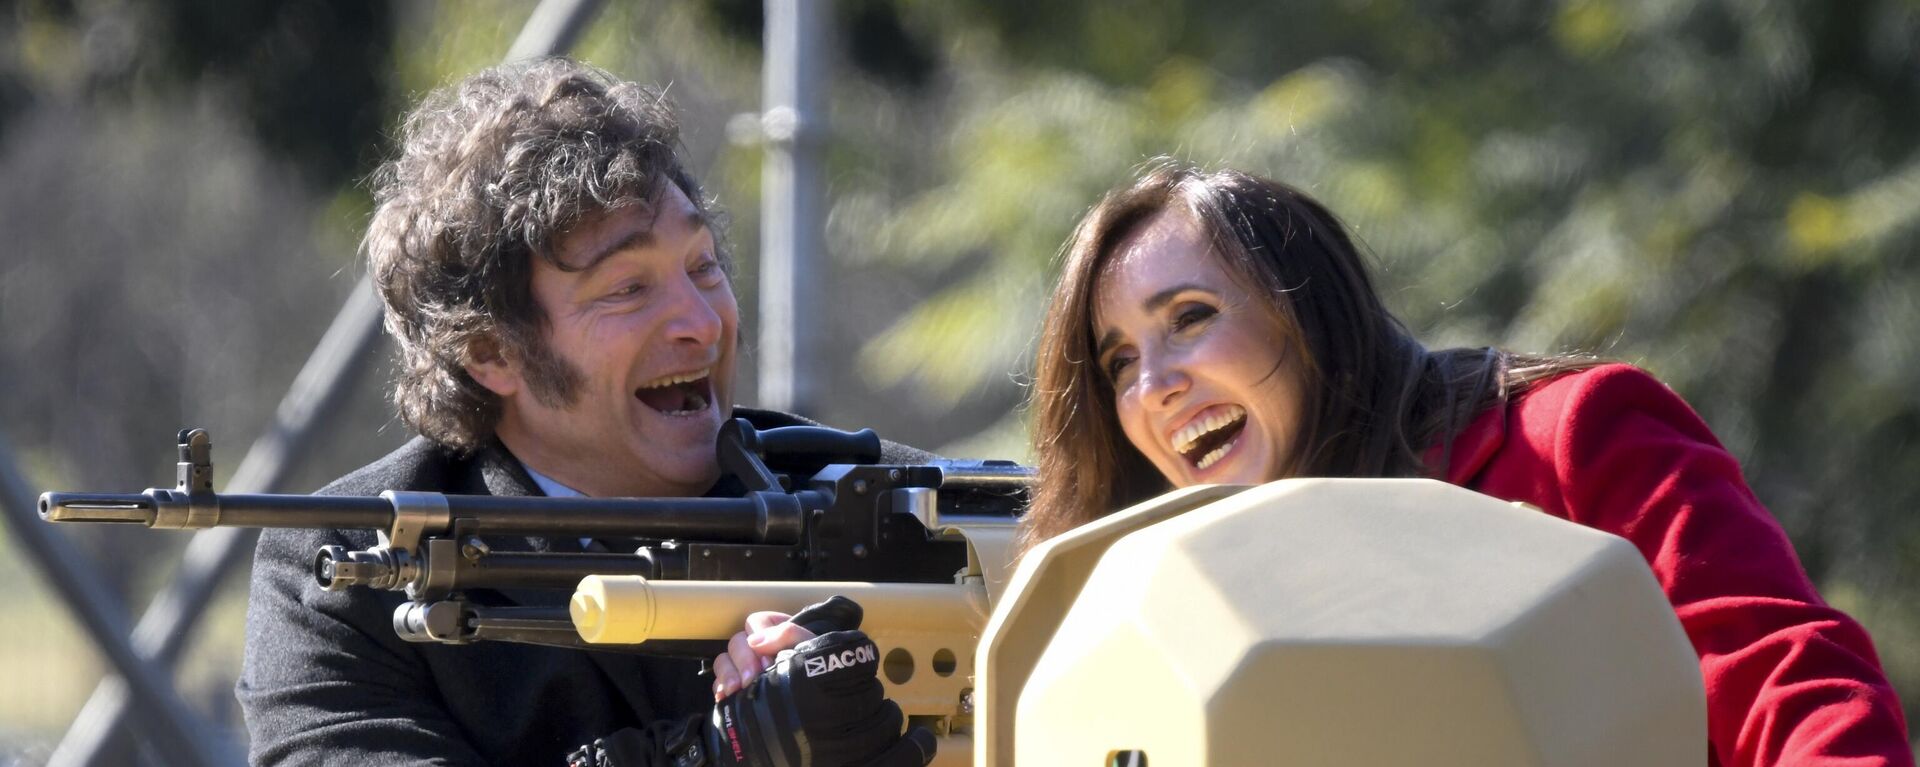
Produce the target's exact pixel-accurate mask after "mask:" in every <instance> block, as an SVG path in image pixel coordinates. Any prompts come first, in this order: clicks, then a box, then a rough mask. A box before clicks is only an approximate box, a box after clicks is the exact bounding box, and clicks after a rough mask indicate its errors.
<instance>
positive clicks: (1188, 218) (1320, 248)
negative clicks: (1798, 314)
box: [1023, 165, 1913, 765]
mask: <svg viewBox="0 0 1920 767" xmlns="http://www.w3.org/2000/svg"><path fill="white" fill-rule="evenodd" d="M1040 344H1041V346H1040V350H1039V353H1038V355H1037V357H1036V359H1037V361H1038V363H1037V371H1036V374H1035V379H1036V380H1035V384H1036V385H1035V388H1034V405H1033V410H1034V447H1035V454H1036V455H1037V456H1038V457H1039V479H1038V485H1037V486H1036V487H1035V490H1034V500H1033V504H1032V507H1031V509H1030V510H1029V512H1028V514H1027V515H1026V517H1025V520H1024V523H1023V524H1024V525H1025V530H1024V543H1025V545H1026V546H1031V545H1032V544H1034V543H1037V542H1039V541H1041V540H1044V539H1046V538H1048V537H1051V536H1053V535H1056V534H1059V533H1061V532H1063V531H1066V530H1068V529H1070V528H1072V527H1074V526H1076V525H1079V524H1082V523H1084V522H1087V521H1090V520H1092V519H1095V518H1098V517H1101V516H1105V515H1106V514H1109V513H1112V512H1113V511H1115V510H1117V509H1120V508H1123V507H1126V506H1129V505H1132V504H1134V503H1137V502H1140V501H1143V500H1146V499H1147V498H1150V497H1151V496H1153V495H1156V494H1159V493H1162V492H1165V491H1167V490H1169V489H1171V488H1174V487H1186V486H1190V485H1197V484H1208V483H1235V484H1258V483H1264V482H1269V481H1273V480H1278V479H1285V478H1290V477H1419V476H1427V477H1434V478H1439V479H1444V480H1446V481H1448V482H1451V483H1454V484H1457V485H1461V486H1464V487H1467V488H1470V489H1473V490H1477V491H1479V492H1481V493H1485V494H1487V495H1491V496H1494V497H1497V498H1502V499H1506V500H1510V501H1520V502H1524V503H1527V504H1529V505H1531V506H1533V507H1535V508H1537V509H1540V510H1541V511H1543V512H1545V513H1547V514H1552V515H1554V516H1559V517H1562V518H1565V519H1568V520H1571V521H1573V522H1577V523H1580V524H1583V525H1587V526H1589V527H1593V528H1596V529H1600V530H1604V531H1606V532H1609V533H1613V534H1615V535H1619V536H1621V537H1623V538H1626V539H1627V540H1628V541H1629V542H1631V543H1633V544H1634V545H1635V546H1636V547H1637V548H1638V549H1639V550H1640V552H1641V554H1642V555H1643V556H1644V557H1645V558H1646V560H1647V563H1648V565H1649V566H1650V567H1651V568H1652V571H1653V574H1654V576H1655V578H1656V579H1657V580H1658V581H1659V583H1660V585H1661V588H1662V590H1663V591H1665V593H1666V595H1667V597H1668V600H1669V601H1670V602H1671V603H1672V605H1673V607H1674V610H1675V612H1676V613H1677V614H1678V616H1679V619H1680V622H1681V625H1682V626H1683V628H1685V630H1686V632H1687V636H1688V638H1689V640H1691V641H1692V643H1693V645H1694V649H1695V650H1696V651H1698V653H1699V655H1700V668H1701V674H1702V676H1703V678H1704V682H1705V687H1706V690H1707V695H1708V731H1709V745H1710V754H1711V762H1712V763H1713V764H1718V765H1757V764H1796V765H1799V764H1829V763H1840V762H1844V763H1846V764H1849V765H1853V764H1875V765H1910V764H1912V763H1913V757H1912V752H1911V751H1910V750H1909V749H1908V746H1907V741H1906V731H1905V723H1904V720H1903V717H1902V715H1901V712H1900V704H1899V700H1898V699H1897V698H1896V697H1895V696H1894V693H1893V690H1892V688H1891V686H1890V685H1889V684H1888V683H1887V681H1886V675H1885V673H1884V672H1883V671H1882V670H1881V668H1880V665H1879V661H1878V660H1877V656H1876V655H1875V653H1874V649H1873V645H1872V642H1871V640H1870V639H1868V637H1867V635H1866V632H1865V631H1864V630H1863V629H1861V628H1860V626H1859V625H1858V624H1857V623H1855V622H1854V621H1853V620H1852V619H1851V618H1850V617H1848V616H1846V615H1845V614H1842V613H1840V612H1839V611H1838V610H1834V609H1833V608H1831V607H1829V606H1827V605H1826V604H1825V603H1824V602H1822V601H1821V599H1820V596H1819V595H1818V594H1817V593H1815V591H1814V589H1813V586H1812V584H1811V583H1810V582H1809V580H1808V579H1807V576H1806V574H1805V572H1804V571H1802V570H1801V568H1800V564H1799V561H1798V560H1797V559H1796V557H1795V556H1794V552H1793V548H1792V546H1791V545H1790V544H1789V542H1788V541H1787V538H1786V535H1785V534H1784V533H1783V532H1782V531H1781V529H1780V526H1779V524H1778V523H1776V522H1775V521H1774V520H1773V518H1772V516H1771V515H1769V514H1768V513H1767V510H1766V509H1765V508H1763V507H1761V505H1760V504H1759V502H1758V501H1757V500H1756V499H1755V498H1754V496H1753V493H1752V491H1751V490H1749V489H1748V488H1747V486H1746V482H1745V479H1744V477H1742V475H1741V473H1740V468H1739V465H1738V463H1736V462H1735V461H1734V459H1733V457H1732V456H1731V455H1729V454H1728V453H1727V451H1726V450H1725V449H1724V448H1722V447H1721V446H1720V443H1719V442H1718V441H1717V440H1716V439H1715V438H1714V436H1713V434H1712V433H1711V432H1710V431H1708V429H1707V427H1706V425H1705V424H1704V423H1702V422H1701V420H1700V418H1699V416H1697V415H1695V414H1694V412H1693V410H1692V409H1691V408H1689V407H1688V406H1687V405H1686V403H1684V402H1682V401H1681V400H1680V399H1679V398H1678V397H1677V396H1675V395H1674V394H1673V392H1672V391H1670V390H1668V389H1667V388H1666V387H1665V386H1664V385H1662V384H1660V383H1659V382H1658V381H1655V380H1654V379H1653V378H1652V377H1651V376H1648V375H1647V374H1646V373H1644V372H1641V371H1639V370H1636V369H1634V368H1631V367H1628V366H1626V365H1603V364H1601V363H1600V362H1599V361H1598V360H1594V359H1592V358H1587V357H1570V356H1531V355H1522V354H1515V353H1511V352H1505V351H1501V350H1496V349H1491V348H1485V349H1448V350H1440V351H1430V350H1428V349H1427V348H1426V347H1424V346H1423V345H1421V344H1420V342H1419V341H1417V340H1415V339H1414V338H1413V337H1412V336H1411V335H1410V334H1409V333H1408V332H1407V331H1406V329H1405V328H1404V327H1403V326H1402V325H1401V324H1400V323H1399V321H1398V320H1396V319H1395V318H1394V317H1393V316H1392V315H1391V314H1390V313H1388V312H1387V310H1386V308H1385V307H1384V305H1383V304H1382V303H1381V301H1380V298H1379V296H1378V294H1377V293H1376V292H1375V290H1374V288H1373V283H1372V279H1371V277H1369V275H1368V273H1367V268H1366V265H1365V263H1364V261H1363V260H1362V258H1361V255H1360V253H1359V251H1358V250H1357V249H1356V248H1355V247H1354V245H1353V242H1352V241H1351V239H1349V237H1348V236H1347V234H1346V232H1345V230H1344V227H1343V226H1342V225H1341V224H1340V222H1339V220H1338V219H1336V218H1335V217H1334V216H1333V214H1332V213H1330V212H1328V211H1327V210H1326V209H1325V208H1324V207H1322V206H1321V205H1320V204H1319V203H1317V202H1315V201H1313V200H1312V199H1310V198H1308V197H1307V196H1306V195H1304V194H1302V193H1300V192H1299V191H1297V190H1294V189H1292V188H1290V187H1287V186H1286V185H1284V184H1279V183H1276V182H1273V181H1268V180H1265V179H1260V178H1255V177H1252V176H1249V175H1246V174H1243V173H1237V172H1233V171H1223V172H1218V173H1204V172H1201V171H1199V170H1196V169H1193V168H1187V167H1180V166H1174V165H1166V166H1162V167H1160V168H1158V169H1156V170H1153V171H1152V172H1150V173H1148V174H1147V175H1146V176H1144V177H1143V178H1141V179H1140V180H1139V181H1137V182H1135V183H1134V184H1132V185H1130V186H1127V187H1125V188H1122V189H1119V190H1116V191H1115V192H1113V193H1111V194H1109V195H1108V196H1107V197H1106V199H1105V200H1103V201H1102V202H1101V203H1100V204H1099V205H1098V206H1096V207H1095V208H1094V210H1093V212H1092V213H1090V214H1089V215H1088V216H1087V218H1086V220H1084V221H1083V222H1081V224H1080V226H1079V228H1078V229H1077V230H1076V231H1075V233H1074V236H1073V239H1072V240H1070V241H1069V243H1068V245H1067V248H1066V250H1065V263H1064V265H1063V269H1062V274H1061V281H1060V284H1059V286H1058V287H1057V288H1056V290H1055V292H1054V296H1053V301H1052V305H1051V306H1050V308H1049V310H1048V313H1047V320H1046V326H1045V328H1044V330H1043V331H1042V334H1041V342H1040Z"/></svg>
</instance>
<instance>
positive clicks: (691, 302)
mask: <svg viewBox="0 0 1920 767" xmlns="http://www.w3.org/2000/svg"><path fill="white" fill-rule="evenodd" d="M676 299H677V300H676V301H675V302H674V306H673V312H672V314H671V315H670V316H669V317H668V318H667V337H668V338H670V339H672V340H674V341H684V342H687V343H691V344H697V345H700V346H712V345H714V344H716V343H719V341H720V335H721V334H722V333H724V332H726V323H725V322H724V321H723V320H722V319H721V318H720V312H719V311H717V310H716V309H714V306H713V300H712V298H711V297H709V296H708V295H707V292H706V291H703V290H701V289H700V286H698V285H695V284H693V281H692V280H687V281H684V282H682V283H681V284H680V287H679V290H678V291H676Z"/></svg>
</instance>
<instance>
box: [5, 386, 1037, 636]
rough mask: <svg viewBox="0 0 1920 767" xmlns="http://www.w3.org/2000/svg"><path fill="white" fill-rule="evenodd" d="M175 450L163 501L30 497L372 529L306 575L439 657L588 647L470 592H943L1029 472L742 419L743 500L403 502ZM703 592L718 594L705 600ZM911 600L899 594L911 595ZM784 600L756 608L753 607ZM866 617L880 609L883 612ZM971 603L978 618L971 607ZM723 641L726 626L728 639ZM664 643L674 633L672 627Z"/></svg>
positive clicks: (109, 516)
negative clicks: (531, 541) (444, 648)
mask: <svg viewBox="0 0 1920 767" xmlns="http://www.w3.org/2000/svg"><path fill="white" fill-rule="evenodd" d="M178 449H179V464H178V469H177V471H178V474H177V481H176V483H175V486H174V487H172V488H152V489H149V490H147V491H146V492H144V493H138V494H97V493H61V492H51V493H45V494H43V495H42V496H41V498H40V514H41V516H42V517H43V518H44V519H46V520H48V521H52V522H105V523H126V524H142V525H146V526H148V527H153V528H163V529H184V530H193V529H201V528H208V527H216V526H232V527H259V528H313V529H361V530H372V531H375V532H376V533H377V534H378V536H379V543H378V545H375V546H373V547H370V548H366V549H362V550H348V549H346V548H345V547H341V546H327V547H324V548H322V549H320V550H319V551H317V552H315V554H314V561H313V573H314V578H315V580H316V581H317V582H318V584H319V585H320V587H322V588H325V589H328V590H336V591H337V590H343V589H348V588H353V587H364V588H372V589H382V590H391V591H403V592H405V593H406V595H407V597H408V598H409V600H410V601H408V602H406V603H403V604H402V605H401V606H400V607H399V608H398V609H397V610H396V611H395V612H394V615H393V626H394V630H395V631H396V632H397V633H398V634H399V635H400V636H401V637H402V638H405V639H407V640H410V641H418V642H442V643H452V644H461V643H466V642H473V641H509V642H523V643H531V644H543V645H556V646H563V647H582V646H586V645H588V644H589V641H588V640H587V639H584V638H583V637H582V636H581V632H580V631H579V629H578V628H577V627H576V625H575V621H574V619H573V616H572V615H570V612H569V606H568V605H559V606H499V605H488V604H483V603H481V602H476V601H475V600H473V599H470V598H469V593H470V592H473V591H477V590H504V589H552V590H564V591H573V590H575V588H576V587H577V586H579V585H580V584H581V582H582V580H583V579H585V578H587V577H588V576H598V577H607V576H640V577H641V578H643V579H645V581H648V582H653V581H660V582H666V581H674V582H689V581H690V582H716V581H730V582H740V581H755V582H769V583H780V582H822V581H824V582H853V583H859V584H869V583H875V582H878V583H896V584H944V585H952V584H955V583H956V579H960V580H961V581H964V580H965V579H966V578H968V577H976V578H978V577H984V576H983V575H982V574H981V573H980V567H979V565H978V563H977V561H976V562H975V563H974V564H973V565H971V566H970V564H969V560H970V549H969V547H968V546H967V544H966V542H965V540H964V539H963V538H961V537H960V536H958V535H955V534H954V530H955V529H956V527H957V526H965V527H968V528H972V529H977V530H982V531H985V530H992V529H1000V530H1007V531H1010V530H1011V528H1012V526H1013V524H1014V510H1015V509H1016V508H1017V507H1018V504H1019V503H1020V502H1021V501H1020V499H1021V498H1022V497H1023V495H1024V492H1025V487H1026V484H1027V481H1028V479H1029V477H1030V476H1031V472H1030V470H1028V469H1026V468H1024V467H1021V466H1018V465H1015V464H1013V463H1011V462H1006V461H975V462H940V463H937V464H931V465H922V466H887V465H881V464H880V463H879V460H880V439H879V437H878V436H877V435H875V434H874V432H873V430H871V429H865V430H861V431H858V432H842V431H837V430H833V429H828V428H823V427H808V426H796V427H784V428H776V429H767V430H764V431H761V430H756V429H755V428H754V427H753V426H752V425H751V424H749V423H748V422H747V421H745V420H743V419H742V420H734V421H731V422H729V423H727V424H725V425H724V426H723V428H722V429H721V433H720V438H719V440H718V445H717V452H718V456H719V460H720V464H721V467H722V469H723V471H724V472H725V473H726V474H728V475H731V476H732V477H733V478H735V479H737V480H738V482H739V483H740V484H741V486H743V487H744V488H745V492H744V493H742V494H741V495H740V496H739V497H733V498H547V497H502V496H472V495H448V494H442V493H431V492H414V491H388V492H385V493H382V494H380V495H379V496H312V495H267V494H251V495H249V494H225V495H223V494H218V493H215V492H214V490H213V461H212V440H211V437H210V436H209V435H208V433H207V432H206V431H205V430H202V429H191V430H185V431H182V432H181V433H180V435H179V442H178ZM493 536H547V537H555V538H566V537H576V538H584V539H593V540H595V541H608V542H625V544H626V545H624V546H620V548H619V549H618V550H611V551H606V552H586V553H559V552H538V551H535V552H528V551H495V550H494V548H493V547H492V546H489V545H488V543H487V542H486V539H487V538H488V537H493ZM989 537H991V536H989ZM1002 537H1004V536H1002ZM596 548H599V547H596ZM970 572H971V573H973V575H971V576H970V575H969V573H970ZM863 590H865V591H871V589H863ZM716 591H718V592H722V596H721V597H719V598H721V599H722V601H721V602H720V603H718V604H716V602H715V601H714V600H715V599H716V596H715V594H714V592H716ZM780 591H782V592H783V593H781V594H780V596H782V597H791V598H804V597H806V596H808V595H811V594H814V593H817V592H818V591H820V590H819V589H792V588H787V589H783V590H780ZM915 591H916V590H911V589H910V590H909V597H908V598H909V599H911V598H912V596H911V594H913V593H915ZM917 591H918V592H925V591H926V590H924V589H921V590H917ZM654 592H655V593H656V595H658V596H657V597H656V598H659V599H671V598H676V597H681V596H685V597H688V598H698V599H700V600H702V609H701V610H699V612H700V613H702V614H713V613H716V612H720V611H722V608H721V607H720V606H719V605H723V604H725V603H727V602H734V601H750V600H752V599H754V598H755V596H756V595H755V594H752V593H742V590H741V589H737V588H727V589H712V588H700V587H695V588H693V589H691V590H689V589H671V588H669V589H655V590H654ZM728 595H730V596H728ZM856 598H857V597H856ZM882 598H883V599H884V597H882ZM575 601H576V602H579V600H575ZM789 604H790V602H787V601H780V602H765V603H760V604H758V605H757V606H755V607H753V608H751V609H770V608H776V607H781V606H787V605H789ZM691 606H692V605H689V607H691ZM872 607H879V608H880V609H881V612H882V613H885V612H887V608H886V606H884V605H874V606H870V608H869V609H870V610H871V609H872ZM978 608H979V610H981V611H984V609H985V606H984V605H979V606H978ZM582 609H591V606H588V607H585V608H582ZM667 613H668V615H667V620H666V622H665V624H666V625H663V626H662V628H666V626H667V625H671V624H674V623H676V621H675V620H674V618H673V614H672V611H671V610H668V611H667ZM651 614H654V615H659V614H660V613H659V611H651ZM743 615H744V613H743V614H742V616H743ZM742 616H735V615H729V616H728V618H729V619H730V620H731V619H734V618H738V617H742ZM735 630H738V621H737V620H735V621H733V625H732V627H731V628H729V629H728V634H730V633H731V632H732V631H735ZM602 633H605V632H602ZM616 633H620V634H621V635H622V636H627V637H638V638H636V639H634V640H633V641H630V642H622V641H618V640H617V639H615V638H613V637H611V636H606V637H598V639H599V641H596V642H593V643H592V644H594V645H596V646H597V649H632V650H636V651H642V652H651V653H660V654H671V655H681V656H687V657H704V658H711V657H713V656H714V655H716V654H718V653H719V652H720V651H723V650H724V647H725V646H724V636H725V635H722V636H721V637H719V641H715V640H714V639H712V638H708V639H694V638H678V639H665V638H657V637H660V636H662V634H663V632H662V631H660V630H650V631H644V632H639V633H638V634H637V633H636V632H635V631H633V630H631V629H630V628H629V629H624V630H619V631H617V632H616ZM664 633H668V634H672V633H678V634H682V635H684V634H685V633H686V629H685V628H680V629H678V630H677V631H676V630H673V629H667V630H666V631H665V632H664ZM650 638H657V639H654V641H648V640H649V639H650Z"/></svg>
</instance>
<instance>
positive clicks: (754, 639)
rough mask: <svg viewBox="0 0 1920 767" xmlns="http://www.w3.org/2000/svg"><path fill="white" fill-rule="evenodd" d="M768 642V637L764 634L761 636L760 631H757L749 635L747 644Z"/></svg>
mask: <svg viewBox="0 0 1920 767" xmlns="http://www.w3.org/2000/svg"><path fill="white" fill-rule="evenodd" d="M766 643H767V638H766V637H764V636H761V635H760V632H758V631H755V632H753V633H751V634H748V635H747V644H751V645H757V644H766Z"/></svg>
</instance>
